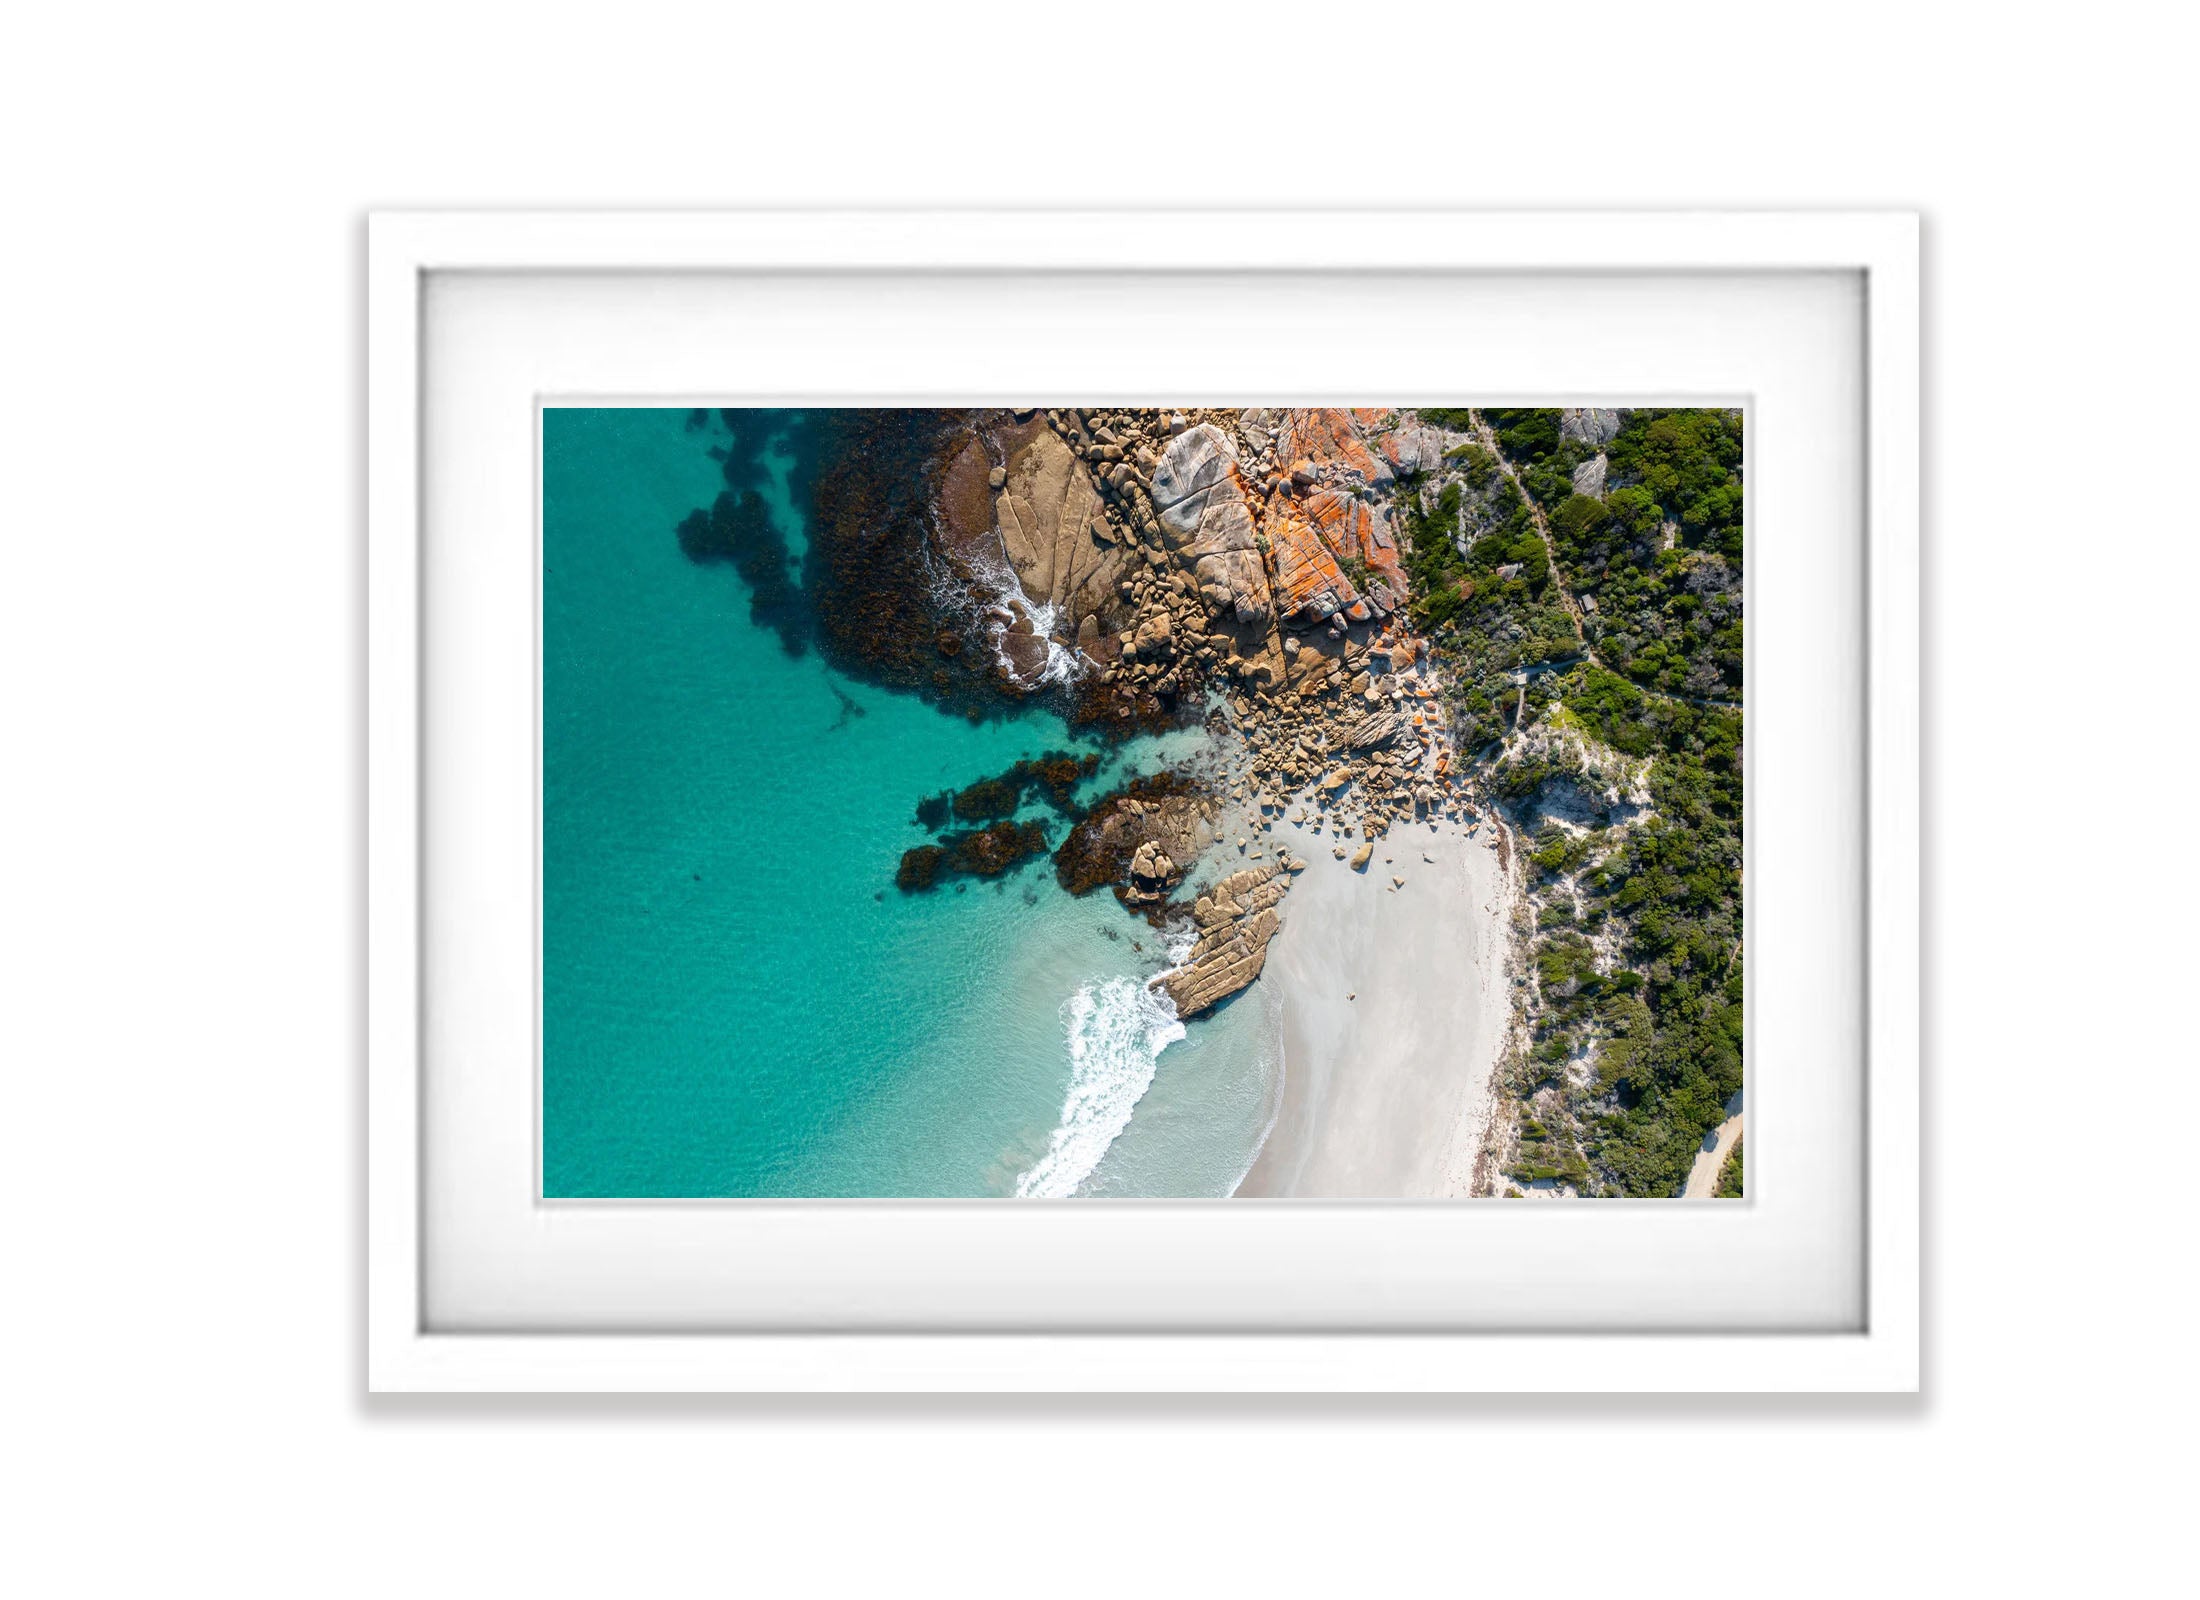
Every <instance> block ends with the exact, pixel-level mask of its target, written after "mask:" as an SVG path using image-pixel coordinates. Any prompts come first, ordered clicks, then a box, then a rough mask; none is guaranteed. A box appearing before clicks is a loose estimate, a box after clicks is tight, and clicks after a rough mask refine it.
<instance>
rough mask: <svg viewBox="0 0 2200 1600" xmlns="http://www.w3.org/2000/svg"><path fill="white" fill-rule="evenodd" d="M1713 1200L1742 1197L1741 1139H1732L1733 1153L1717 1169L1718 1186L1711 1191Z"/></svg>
mask: <svg viewBox="0 0 2200 1600" xmlns="http://www.w3.org/2000/svg"><path fill="white" fill-rule="evenodd" d="M1711 1197H1712V1198H1713V1199H1714V1200H1739V1199H1741V1198H1742V1141H1741V1140H1739V1139H1736V1140H1735V1141H1734V1153H1733V1154H1732V1155H1730V1156H1728V1157H1727V1158H1726V1165H1725V1166H1723V1167H1721V1168H1720V1169H1719V1186H1718V1187H1717V1188H1716V1189H1714V1190H1712V1191H1711Z"/></svg>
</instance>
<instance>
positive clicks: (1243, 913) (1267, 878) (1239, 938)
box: [1157, 863, 1291, 1017]
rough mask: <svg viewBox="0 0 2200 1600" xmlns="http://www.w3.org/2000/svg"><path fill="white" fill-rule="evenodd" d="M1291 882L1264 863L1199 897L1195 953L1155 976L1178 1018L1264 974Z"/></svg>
mask: <svg viewBox="0 0 2200 1600" xmlns="http://www.w3.org/2000/svg"><path fill="white" fill-rule="evenodd" d="M1290 886H1291V880H1290V879H1289V878H1288V877H1286V876H1284V875H1283V869H1282V868H1281V867H1279V866H1276V865H1273V864H1267V863H1264V864H1262V865H1260V866H1257V867H1247V868H1245V869H1244V870H1243V871H1242V872H1233V873H1231V874H1230V875H1229V876H1228V877H1227V878H1224V879H1223V880H1222V881H1221V882H1220V883H1218V884H1216V885H1215V886H1214V887H1213V888H1212V889H1210V890H1208V891H1207V893H1205V894H1203V895H1201V896H1200V897H1199V902H1198V904H1197V905H1196V906H1195V907H1194V908H1193V911H1192V920H1193V924H1194V926H1195V927H1196V928H1197V930H1198V935H1199V937H1198V939H1197V941H1196V942H1195V943H1194V944H1193V946H1192V949H1191V954H1190V955H1189V956H1188V957H1187V958H1186V959H1185V962H1184V964H1183V965H1182V966H1180V967H1178V968H1176V970H1174V971H1173V972H1166V973H1163V974H1162V975H1161V977H1160V978H1159V979H1158V980H1157V981H1158V982H1159V983H1160V984H1161V986H1162V988H1163V989H1165V990H1166V991H1167V992H1168V996H1169V998H1170V999H1171V1000H1172V1001H1174V1002H1175V1003H1176V1014H1177V1015H1178V1016H1180V1017H1189V1016H1193V1015H1195V1014H1197V1013H1198V1012H1201V1011H1204V1010H1206V1009H1207V1008H1208V1007H1209V1006H1211V1005H1213V1004H1214V1003H1215V1002H1216V1001H1218V1000H1223V999H1227V998H1228V997H1229V996H1231V995H1233V994H1236V993H1237V992H1238V991H1239V990H1240V989H1242V988H1244V987H1245V986H1246V985H1247V984H1249V983H1251V982H1252V981H1253V980H1254V979H1255V978H1257V977H1259V976H1260V969H1261V967H1262V965H1263V964H1265V963H1266V961H1267V959H1268V941H1269V940H1270V939H1272V938H1274V937H1275V934H1276V929H1277V928H1278V927H1279V926H1280V925H1281V919H1280V918H1278V916H1277V915H1276V906H1277V905H1278V904H1279V903H1280V902H1281V901H1282V899H1283V896H1284V891H1285V890H1287V889H1288V888H1290Z"/></svg>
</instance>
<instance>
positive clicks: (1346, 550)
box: [1305, 489, 1406, 605]
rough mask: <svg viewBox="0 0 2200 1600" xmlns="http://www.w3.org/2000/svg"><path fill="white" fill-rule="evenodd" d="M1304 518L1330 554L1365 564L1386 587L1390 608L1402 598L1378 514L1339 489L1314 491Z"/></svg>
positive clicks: (1401, 580) (1392, 544) (1394, 551)
mask: <svg viewBox="0 0 2200 1600" xmlns="http://www.w3.org/2000/svg"><path fill="white" fill-rule="evenodd" d="M1305 514H1306V520H1307V521H1309V522H1311V523H1312V524H1313V525H1314V528H1315V530H1316V531H1317V532H1318V533H1320V534H1321V536H1322V539H1323V541H1324V542H1325V543H1326V544H1327V545H1328V546H1329V548H1330V549H1331V550H1333V551H1335V552H1336V553H1337V554H1338V555H1340V556H1351V557H1353V558H1355V559H1356V560H1360V561H1364V562H1366V563H1367V564H1368V566H1369V567H1371V568H1372V569H1373V570H1374V571H1375V573H1376V574H1377V576H1379V577H1381V578H1382V579H1383V580H1384V581H1385V582H1386V583H1387V584H1388V585H1389V587H1390V591H1391V595H1392V604H1394V605H1395V604H1396V603H1397V602H1398V601H1399V600H1401V599H1403V598H1404V596H1405V593H1406V577H1405V569H1404V568H1403V567H1402V566H1400V565H1399V562H1398V544H1397V541H1396V540H1395V539H1393V538H1392V537H1391V533H1390V524H1389V523H1388V522H1387V521H1386V520H1385V519H1384V517H1383V514H1382V512H1381V511H1380V510H1378V509H1377V508H1376V507H1375V506H1374V505H1372V504H1370V503H1369V502H1368V501H1365V500H1362V499H1361V498H1360V497H1359V496H1358V495H1355V494H1350V493H1347V492H1346V491H1344V490H1342V489H1316V490H1315V491H1314V492H1313V493H1312V494H1310V495H1308V496H1307V497H1306V501H1305Z"/></svg>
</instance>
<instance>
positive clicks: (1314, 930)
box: [1225, 821, 1511, 1198]
mask: <svg viewBox="0 0 2200 1600" xmlns="http://www.w3.org/2000/svg"><path fill="white" fill-rule="evenodd" d="M1257 837H1259V838H1260V839H1261V840H1262V842H1263V843H1264V844H1265V845H1267V847H1268V848H1269V849H1270V850H1273V848H1274V847H1275V845H1276V844H1283V845H1287V846H1288V847H1289V848H1290V849H1291V850H1292V852H1293V853H1295V854H1297V855H1299V856H1302V857H1304V858H1305V859H1306V860H1307V861H1308V862H1310V863H1311V865H1310V866H1309V867H1308V869H1307V870H1306V871H1305V872H1304V873H1301V874H1300V875H1299V880H1298V882H1297V883H1296V884H1294V885H1293V886H1292V889H1291V892H1290V894H1289V895H1287V896H1286V897H1285V898H1284V902H1283V907H1282V915H1283V926H1282V928H1281V929H1280V930H1279V931H1278V933H1277V935H1276V939H1275V943H1274V944H1273V945H1271V946H1270V948H1269V953H1268V965H1267V968H1266V970H1265V971H1264V972H1263V973H1262V975H1261V979H1260V981H1261V982H1262V983H1263V984H1275V985H1277V986H1278V987H1279V989H1280V990H1281V992H1282V997H1283V1056H1284V1063H1283V1073H1284V1078H1283V1097H1282V1104H1281V1106H1280V1108H1279V1109H1278V1112H1277V1115H1276V1123H1275V1127H1274V1129H1273V1130H1272V1131H1271V1132H1270V1134H1269V1136H1268V1141H1267V1143H1266V1144H1265V1145H1264V1146H1263V1147H1262V1149H1261V1152H1260V1156H1259V1158H1258V1159H1257V1160H1256V1161H1255V1162H1254V1163H1253V1167H1252V1170H1251V1171H1250V1172H1248V1173H1247V1174H1246V1177H1245V1181H1244V1183H1242V1184H1241V1185H1239V1187H1238V1191H1237V1192H1238V1193H1239V1194H1240V1195H1247V1196H1276V1195H1297V1196H1340V1197H1341V1196H1358V1197H1369V1198H1374V1197H1381V1198H1428V1197H1446V1196H1464V1195H1466V1194H1467V1193H1468V1192H1469V1187H1470V1185H1471V1183H1472V1181H1473V1170H1474V1160H1475V1155H1476V1153H1477V1151H1478V1149H1479V1147H1480V1144H1481V1139H1482V1133H1483V1130H1484V1127H1485V1125H1486V1124H1487V1122H1488V1119H1489V1115H1490V1108H1491V1103H1492V1102H1491V1082H1490V1080H1491V1074H1492V1072H1493V1070H1494V1069H1495V1067H1496V1064H1497V1060H1498V1055H1499V1053H1500V1051H1501V1050H1502V1048H1503V1045H1504V1040H1505V1035H1506V1032H1507V1029H1508V1027H1509V1025H1510V1021H1511V1006H1510V1001H1509V998H1508V994H1507V987H1508V984H1509V982H1510V978H1509V975H1508V973H1507V972H1506V961H1505V958H1506V948H1507V944H1508V937H1507V927H1508V915H1509V904H1508V903H1509V896H1510V894H1511V888H1510V885H1509V884H1508V883H1507V882H1506V877H1505V874H1504V872H1503V871H1502V870H1501V869H1500V867H1499V865H1498V854H1499V853H1498V852H1497V851H1496V850H1493V849H1490V848H1488V847H1487V845H1486V841H1487V840H1488V839H1489V838H1490V837H1491V832H1490V829H1489V827H1488V825H1486V824H1485V825H1484V827H1483V828H1482V830H1481V831H1480V833H1479V835H1478V836H1476V837H1471V838H1470V837H1469V836H1468V835H1467V833H1466V830H1465V829H1464V828H1462V827H1460V826H1459V825H1457V824H1454V823H1444V824H1441V825H1440V826H1438V827H1437V828H1435V829H1432V828H1431V827H1430V826H1429V825H1428V824H1426V823H1401V824H1399V825H1397V826H1394V827H1393V828H1392V829H1391V830H1390V832H1389V833H1388V834H1387V835H1385V836H1384V837H1383V838H1381V839H1378V840H1377V841H1375V856H1374V859H1373V860H1372V861H1371V862H1370V863H1369V864H1368V868H1367V870H1366V871H1365V872H1364V873H1360V872H1354V871H1352V870H1351V867H1350V866H1349V865H1348V863H1347V862H1344V861H1339V860H1337V859H1335V857H1334V856H1333V855H1332V854H1331V850H1332V848H1333V847H1334V846H1335V845H1336V844H1340V843H1341V844H1343V845H1345V846H1346V848H1347V849H1348V850H1350V849H1353V848H1356V847H1357V846H1358V844H1359V843H1360V841H1359V839H1358V838H1357V837H1356V836H1354V837H1350V838H1346V839H1341V840H1340V839H1337V838H1336V837H1335V836H1333V835H1329V834H1324V835H1321V836H1319V837H1317V836H1316V835H1315V834H1314V833H1313V832H1312V830H1311V829H1310V828H1305V827H1297V826H1293V825H1291V824H1288V823H1285V822H1282V821H1278V822H1277V824H1276V826H1275V829H1274V831H1273V832H1272V833H1269V834H1265V835H1258V836H1257ZM1228 848H1229V847H1228V846H1225V849H1228ZM1424 856H1428V857H1433V858H1434V859H1433V860H1432V861H1431V860H1424V859H1423V857H1424ZM1386 857H1387V858H1389V859H1387V860H1386V859H1385V858H1386ZM1394 875H1395V876H1397V877H1402V878H1404V879H1405V880H1406V882H1405V886H1404V887H1403V888H1401V889H1397V890H1393V889H1392V888H1391V878H1392V877H1393V876H1394ZM1348 996H1356V998H1347V997H1348Z"/></svg>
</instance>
